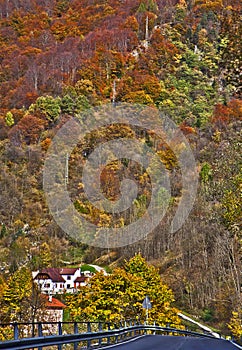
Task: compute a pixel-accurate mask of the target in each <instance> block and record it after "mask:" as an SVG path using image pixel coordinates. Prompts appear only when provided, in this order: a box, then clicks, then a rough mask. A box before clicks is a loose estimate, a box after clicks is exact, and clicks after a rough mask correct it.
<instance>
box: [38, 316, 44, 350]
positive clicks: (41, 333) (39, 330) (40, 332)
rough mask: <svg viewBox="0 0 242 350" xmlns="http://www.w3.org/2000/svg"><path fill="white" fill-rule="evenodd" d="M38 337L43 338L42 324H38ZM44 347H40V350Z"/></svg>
mask: <svg viewBox="0 0 242 350" xmlns="http://www.w3.org/2000/svg"><path fill="white" fill-rule="evenodd" d="M38 337H43V332H42V323H41V322H38ZM42 349H43V348H42V346H39V347H38V350H42Z"/></svg>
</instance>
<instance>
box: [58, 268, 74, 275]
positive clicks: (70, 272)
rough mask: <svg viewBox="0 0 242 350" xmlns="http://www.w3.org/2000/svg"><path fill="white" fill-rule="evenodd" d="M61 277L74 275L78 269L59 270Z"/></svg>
mask: <svg viewBox="0 0 242 350" xmlns="http://www.w3.org/2000/svg"><path fill="white" fill-rule="evenodd" d="M59 270H60V274H61V275H74V274H75V272H76V271H77V270H78V268H65V267H64V268H62V269H59Z"/></svg>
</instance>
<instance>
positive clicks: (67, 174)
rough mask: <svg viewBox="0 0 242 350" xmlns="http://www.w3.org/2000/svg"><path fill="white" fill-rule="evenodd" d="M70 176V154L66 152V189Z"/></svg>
mask: <svg viewBox="0 0 242 350" xmlns="http://www.w3.org/2000/svg"><path fill="white" fill-rule="evenodd" d="M68 177H69V154H68V153H66V159H65V189H66V188H67V185H68Z"/></svg>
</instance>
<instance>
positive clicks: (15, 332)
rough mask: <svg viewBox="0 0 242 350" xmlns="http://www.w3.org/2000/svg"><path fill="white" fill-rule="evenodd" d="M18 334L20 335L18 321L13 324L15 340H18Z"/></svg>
mask: <svg viewBox="0 0 242 350" xmlns="http://www.w3.org/2000/svg"><path fill="white" fill-rule="evenodd" d="M18 336H19V331H18V324H17V322H14V324H13V337H14V340H17V339H18Z"/></svg>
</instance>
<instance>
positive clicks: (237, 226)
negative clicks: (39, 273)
mask: <svg viewBox="0 0 242 350" xmlns="http://www.w3.org/2000/svg"><path fill="white" fill-rule="evenodd" d="M241 33H242V31H241V2H240V1H239V0H206V1H201V0H187V1H186V0H180V1H176V0H157V1H155V0H109V1H104V0H83V1H80V0H44V1H39V0H13V1H9V0H0V160H1V168H0V181H1V191H0V221H1V222H0V225H1V226H0V267H1V272H0V273H2V277H1V279H0V300H2V295H3V294H4V292H3V291H4V288H5V287H4V286H5V282H4V281H6V280H7V279H8V278H9V276H10V275H12V274H14V273H16V271H18V269H19V268H20V267H23V266H24V267H26V266H27V267H28V268H30V269H37V268H40V267H44V266H50V265H51V266H60V265H63V264H64V263H65V262H71V263H74V264H75V263H79V262H80V261H81V260H82V259H85V260H86V261H94V260H96V259H99V262H100V261H102V262H103V263H104V264H110V263H112V262H113V261H116V263H117V261H120V262H121V261H122V260H123V258H130V257H132V256H133V255H134V254H135V252H140V253H141V254H142V255H143V256H144V257H145V258H146V259H147V260H148V261H150V262H151V263H153V264H155V265H156V267H158V268H159V271H160V273H161V275H162V278H163V279H164V281H165V283H166V284H168V285H169V287H171V288H172V290H173V292H174V295H175V299H176V306H177V307H180V308H182V309H183V310H187V311H189V312H192V313H193V314H197V315H198V316H200V317H201V318H202V319H203V320H204V321H208V322H211V323H212V324H213V325H215V326H216V327H218V328H219V329H222V330H223V331H226V330H227V323H228V322H229V320H230V318H231V317H233V318H232V323H231V324H232V327H233V328H234V331H235V334H236V335H237V336H239V335H240V334H241V333H242V331H241V326H240V329H239V325H240V324H241V321H240V314H241V277H240V273H241V249H242V246H241V244H242V241H241V240H242V237H241V216H242V215H241V204H242V203H241V185H242V181H241V179H242V174H241V155H240V154H241V112H242V102H241V95H240V94H241V80H240V79H241ZM114 98H115V101H116V102H130V103H140V104H144V105H149V106H155V107H157V108H158V109H159V110H160V111H161V112H163V113H166V114H167V115H168V116H169V117H170V118H171V119H172V120H173V121H174V122H175V123H176V124H177V125H179V126H180V128H181V130H182V131H183V133H184V134H185V135H186V136H187V138H188V140H189V142H190V144H191V147H192V150H193V153H194V155H195V157H196V161H197V164H198V169H199V172H200V178H199V188H198V194H197V197H196V201H195V205H194V207H193V210H192V212H191V214H190V216H189V218H188V219H187V220H186V223H185V224H184V225H183V227H182V228H181V229H180V230H179V231H178V232H176V233H175V234H173V235H171V234H170V233H169V230H168V227H169V225H168V224H169V222H170V221H171V218H172V215H173V214H174V211H175V208H176V203H177V200H178V199H179V198H180V196H181V191H182V184H181V172H180V169H179V166H178V164H177V161H176V157H175V155H174V153H173V152H172V151H171V150H170V149H169V147H167V145H165V144H164V143H163V144H161V145H158V146H157V140H155V138H154V136H153V135H152V133H149V132H147V133H146V134H144V133H142V132H141V131H140V130H138V129H133V128H131V127H128V126H125V125H123V126H119V127H112V126H111V127H110V129H109V131H108V136H107V133H105V130H102V129H100V130H98V131H97V132H96V133H93V134H92V135H88V136H87V137H86V140H85V142H83V143H82V144H79V145H78V146H77V147H76V149H75V150H74V152H73V153H72V155H71V157H70V160H69V162H70V163H69V166H70V182H71V185H70V193H71V196H72V200H73V202H74V204H75V207H76V209H77V210H79V211H80V212H81V213H82V214H83V215H84V216H85V217H86V218H88V219H89V220H90V221H92V222H94V223H95V224H100V226H101V225H107V226H108V225H112V224H113V222H112V220H114V224H115V225H121V224H128V223H129V221H128V220H131V221H132V220H135V218H137V217H139V216H141V215H142V213H143V212H144V211H145V208H146V206H147V203H148V202H149V191H150V182H149V178H148V177H147V174H146V172H145V170H143V169H140V168H138V169H137V165H136V164H135V163H133V162H129V163H126V162H125V160H124V161H123V162H113V163H112V164H110V166H109V167H106V168H105V171H104V172H103V173H102V179H101V183H102V186H103V191H104V193H105V194H106V196H107V197H108V198H109V199H112V200H115V199H117V198H118V195H119V182H120V180H121V179H122V178H123V177H126V176H127V177H130V176H133V178H134V179H135V181H136V182H137V183H138V184H139V189H140V192H139V196H138V198H137V200H136V202H135V208H134V210H133V212H132V213H131V214H132V215H129V218H128V219H127V221H126V222H125V220H126V219H123V218H120V217H116V218H112V217H111V215H109V214H106V213H103V212H99V211H97V210H95V208H93V207H92V206H91V205H90V204H89V203H88V201H87V200H86V198H85V197H84V194H83V186H82V184H81V183H80V173H79V172H80V167H81V165H82V164H84V162H85V154H86V153H89V152H90V151H91V150H92V149H94V148H95V146H96V145H97V144H98V143H99V142H103V141H105V140H108V139H110V138H114V137H122V135H130V137H133V138H141V139H143V140H144V142H147V143H148V144H149V145H151V146H153V147H154V148H155V149H156V151H157V153H158V154H159V156H160V157H161V159H162V161H163V162H164V164H165V166H166V168H167V169H168V170H169V172H170V173H171V179H172V199H173V200H172V203H171V208H170V210H169V212H168V213H167V215H166V218H165V220H163V221H162V223H161V224H160V225H159V226H158V227H157V228H156V229H155V231H154V232H152V233H151V234H150V235H149V236H148V237H147V238H146V239H145V240H142V241H140V242H138V243H137V244H134V245H131V246H127V247H124V248H121V249H118V250H115V251H111V252H110V251H105V250H101V249H89V248H88V247H86V246H83V245H81V244H80V243H79V242H75V241H74V240H71V239H70V238H69V237H68V236H67V235H66V234H65V233H64V232H62V231H61V229H60V228H59V227H58V226H57V225H56V224H55V222H54V220H53V218H52V217H51V215H50V213H49V211H48V207H47V204H46V202H45V198H44V194H43V189H42V168H43V163H44V159H45V155H46V151H47V149H48V146H49V145H50V143H51V140H52V138H53V136H54V135H55V133H56V131H57V130H58V129H59V128H60V126H61V125H63V124H64V123H65V121H67V120H68V118H69V116H72V115H75V116H78V115H81V113H83V112H85V111H87V110H88V109H89V108H90V107H91V106H98V105H100V104H104V103H109V102H111V101H112V100H113V99H114ZM77 164H78V165H79V167H78V166H77ZM137 173H138V174H139V176H137ZM132 174H136V175H132ZM172 204H173V205H172ZM115 220H116V221H115ZM123 220H124V221H123ZM119 259H120V260H119ZM1 281H2V282H1ZM2 302H4V301H2ZM232 311H234V314H233V315H232ZM0 317H1V316H0ZM236 332H237V333H236Z"/></svg>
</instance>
